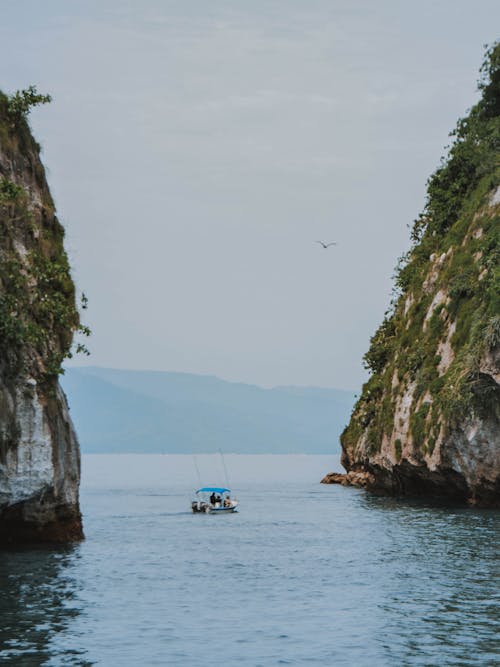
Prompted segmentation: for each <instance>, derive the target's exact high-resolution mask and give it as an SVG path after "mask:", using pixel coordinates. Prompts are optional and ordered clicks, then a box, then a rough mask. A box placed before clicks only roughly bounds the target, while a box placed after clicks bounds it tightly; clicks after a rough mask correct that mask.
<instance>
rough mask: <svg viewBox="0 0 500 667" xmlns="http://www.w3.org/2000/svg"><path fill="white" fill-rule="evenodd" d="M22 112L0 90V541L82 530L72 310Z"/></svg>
mask: <svg viewBox="0 0 500 667" xmlns="http://www.w3.org/2000/svg"><path fill="white" fill-rule="evenodd" d="M26 115H27V112H26V109H25V110H22V109H21V110H20V111H19V110H17V112H16V110H14V111H13V109H12V105H10V100H9V98H7V97H6V96H5V95H3V94H2V93H0V341H1V344H0V545H5V544H8V543H12V542H65V541H70V540H78V539H81V538H82V537H83V533H82V525H81V516H80V510H79V505H78V487H79V478H80V455H79V447H78V441H77V438H76V435H75V431H74V429H73V426H72V423H71V418H70V416H69V413H68V406H67V403H66V399H65V396H64V394H63V392H62V390H61V388H60V386H59V382H58V376H59V373H60V368H61V363H62V361H63V359H64V357H65V356H68V355H69V353H70V347H71V344H72V339H73V332H74V331H75V330H76V329H77V328H78V327H79V316H78V311H77V309H76V306H75V289H74V285H73V282H72V280H71V276H70V270H69V265H68V260H67V256H66V253H65V251H64V247H63V237H64V230H63V228H62V227H61V225H60V224H59V222H58V220H57V217H56V216H55V211H54V203H53V201H52V197H51V195H50V192H49V188H48V186H47V181H46V179H45V172H44V168H43V166H42V163H41V161H40V157H39V154H40V147H39V145H38V144H37V143H36V142H35V140H34V139H33V137H32V135H31V132H30V129H29V126H28V123H27V121H26Z"/></svg>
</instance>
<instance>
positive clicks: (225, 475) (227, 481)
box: [219, 449, 231, 489]
mask: <svg viewBox="0 0 500 667" xmlns="http://www.w3.org/2000/svg"><path fill="white" fill-rule="evenodd" d="M219 454H220V457H221V460H222V467H223V468H224V477H225V478H226V486H227V488H228V489H230V488H231V486H230V485H229V477H228V474H227V468H226V462H225V461H224V454H223V453H222V449H219Z"/></svg>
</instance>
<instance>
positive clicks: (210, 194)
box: [0, 0, 500, 390]
mask: <svg viewBox="0 0 500 667" xmlns="http://www.w3.org/2000/svg"><path fill="white" fill-rule="evenodd" d="M0 1H1V5H2V22H1V23H0V72H1V78H0V88H2V89H3V90H4V92H7V93H12V92H13V91H15V90H17V89H22V88H26V87H27V86H29V85H31V84H35V85H36V86H37V87H38V89H39V91H40V92H43V93H46V92H48V93H50V94H51V95H52V96H53V102H52V104H50V105H49V106H44V107H40V108H38V109H35V110H34V111H33V112H32V114H31V118H30V122H31V125H32V128H33V131H34V133H35V136H36V138H37V139H38V141H39V142H40V143H41V145H42V149H43V152H42V159H43V161H44V164H45V166H46V169H47V175H48V180H49V184H50V186H51V191H52V194H53V196H54V199H55V201H56V205H57V209H58V216H59V218H60V220H61V222H62V223H63V224H64V226H65V228H66V248H67V251H68V254H69V257H70V261H71V265H72V267H73V275H74V278H75V281H76V283H77V288H78V290H79V292H81V291H84V292H85V293H86V295H87V296H88V298H89V309H88V310H87V311H85V313H84V321H85V323H86V324H88V325H89V326H90V327H91V329H92V331H93V335H92V337H91V339H90V340H89V342H88V346H89V348H90V350H91V352H92V355H91V357H89V359H86V358H84V357H80V358H77V359H75V360H73V361H72V362H71V363H73V364H74V365H84V364H87V363H88V364H92V365H98V366H109V367H116V368H129V369H157V370H171V371H181V372H191V373H202V374H214V375H217V376H219V377H221V378H224V379H228V380H233V381H241V382H250V383H255V384H259V385H262V386H274V385H317V386H327V387H338V388H345V389H354V390H357V389H358V388H359V386H360V384H361V383H362V382H363V381H364V379H365V378H366V371H365V370H364V369H363V366H362V356H363V354H364V353H365V352H366V350H367V348H368V345H369V339H370V336H371V335H372V334H373V332H374V331H375V329H376V328H377V326H378V324H379V323H380V322H381V320H382V318H383V314H384V311H385V310H386V308H387V306H388V304H389V300H390V294H391V286H392V280H391V277H392V275H393V272H394V267H395V265H396V263H397V260H398V257H399V256H400V255H401V254H402V253H403V252H405V251H406V250H407V249H408V246H409V230H408V225H411V223H412V221H413V220H414V219H415V218H416V217H417V216H418V214H419V212H420V211H421V210H422V208H423V206H424V203H425V183H426V180H427V178H428V177H429V175H430V174H431V173H432V172H433V171H434V169H435V168H436V167H437V166H438V164H439V160H440V157H441V156H442V155H443V154H444V152H445V146H446V145H447V144H448V143H449V138H448V133H449V132H450V131H451V130H452V129H453V127H454V126H455V124H456V122H457V119H458V118H459V117H461V116H463V115H464V114H465V113H466V111H467V109H468V108H470V106H471V105H472V104H474V102H475V101H476V100H477V92H476V81H477V78H478V70H479V67H480V64H481V62H482V59H483V54H484V45H485V44H489V43H492V42H493V41H494V40H495V39H496V38H497V37H498V34H497V32H496V30H495V28H496V27H498V26H499V25H500V4H499V3H498V2H497V1H496V0H495V1H493V0H478V1H477V2H475V3H471V2H470V1H469V0H441V1H439V0H432V1H430V0H421V1H420V2H418V3H414V2H412V3H410V2H403V1H401V0H397V1H396V0H378V1H377V2H373V0H307V1H306V0H300V1H299V0H286V1H285V0H267V1H264V0H251V1H250V0H247V1H246V2H244V1H243V0H211V1H210V2H207V0H133V1H132V0H120V1H119V2H118V1H117V0H115V1H110V0H98V1H94V0H87V1H81V2H69V1H68V0H45V1H44V2H43V3H41V2H39V1H38V0H0ZM320 239H321V240H325V241H336V242H337V244H338V245H337V246H332V247H330V248H329V249H328V250H324V249H323V248H322V247H321V246H320V245H319V244H318V243H316V241H317V240H320Z"/></svg>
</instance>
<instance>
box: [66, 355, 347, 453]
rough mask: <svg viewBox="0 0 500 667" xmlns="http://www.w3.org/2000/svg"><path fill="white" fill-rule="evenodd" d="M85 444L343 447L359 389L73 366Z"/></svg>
mask: <svg viewBox="0 0 500 667" xmlns="http://www.w3.org/2000/svg"><path fill="white" fill-rule="evenodd" d="M61 384H62V386H63V388H64V391H65V392H66V394H67V396H68V401H69V404H70V408H71V415H72V417H73V421H74V423H75V426H76V429H77V432H78V435H79V438H80V443H81V447H82V451H83V452H87V453H98V452H106V453H112V452H117V453H118V452H127V453H130V452H143V453H162V452H164V453H202V452H203V453H209V452H216V451H218V450H219V448H220V449H222V450H223V451H224V452H225V453H230V452H234V453H256V454H260V453H274V454H278V453H318V454H323V453H328V454H331V453H332V452H335V451H339V444H338V439H339V435H340V433H341V431H342V429H343V428H344V426H345V425H346V424H347V422H348V420H349V416H350V412H351V408H352V405H353V403H354V394H353V393H352V392H349V391H343V390H339V389H322V388H315V387H275V388H273V389H263V388H261V387H257V386H253V385H249V384H242V383H234V382H226V381H224V380H220V379H219V378H216V377H213V376H207V375H192V374H188V373H169V372H162V371H126V370H115V369H111V368H97V367H85V368H68V369H67V370H66V373H65V375H64V376H63V377H62V382H61Z"/></svg>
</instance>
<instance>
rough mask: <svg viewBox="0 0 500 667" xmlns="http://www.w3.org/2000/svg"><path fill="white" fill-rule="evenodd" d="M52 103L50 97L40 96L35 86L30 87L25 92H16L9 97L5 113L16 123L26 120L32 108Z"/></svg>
mask: <svg viewBox="0 0 500 667" xmlns="http://www.w3.org/2000/svg"><path fill="white" fill-rule="evenodd" d="M49 102H52V97H51V96H50V95H41V94H40V93H39V92H38V91H37V89H36V86H30V87H29V88H26V89H25V90H18V91H16V92H15V93H14V95H11V96H10V97H9V102H8V105H7V113H8V114H9V116H10V117H11V118H12V120H13V121H14V122H15V123H17V122H18V121H19V120H21V118H23V119H24V120H26V118H27V116H28V114H29V113H30V111H31V109H32V108H33V107H36V106H38V105H40V104H48V103H49Z"/></svg>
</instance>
